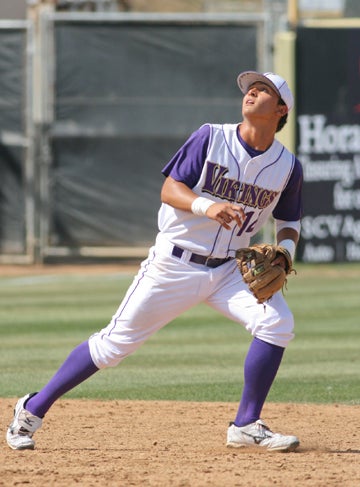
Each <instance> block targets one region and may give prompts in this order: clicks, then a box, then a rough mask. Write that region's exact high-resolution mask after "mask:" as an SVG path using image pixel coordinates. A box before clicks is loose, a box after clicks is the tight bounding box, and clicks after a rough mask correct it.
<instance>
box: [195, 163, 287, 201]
mask: <svg viewBox="0 0 360 487" xmlns="http://www.w3.org/2000/svg"><path fill="white" fill-rule="evenodd" d="M228 172H229V170H228V169H227V168H226V167H223V166H221V165H220V164H215V163H214V162H210V161H207V164H206V175H205V183H204V186H203V187H202V188H201V189H202V191H203V192H204V193H209V194H211V195H213V196H217V197H218V198H222V199H226V200H228V201H235V202H236V203H242V204H243V205H246V206H251V207H253V208H259V209H261V210H262V209H264V208H266V207H267V206H269V205H270V204H271V203H272V202H273V201H274V199H275V198H276V196H277V195H278V192H276V191H271V190H268V189H264V188H260V187H259V186H256V185H252V184H248V183H241V185H240V182H239V181H237V180H236V179H230V178H226V177H225V175H226V174H227V173H228Z"/></svg>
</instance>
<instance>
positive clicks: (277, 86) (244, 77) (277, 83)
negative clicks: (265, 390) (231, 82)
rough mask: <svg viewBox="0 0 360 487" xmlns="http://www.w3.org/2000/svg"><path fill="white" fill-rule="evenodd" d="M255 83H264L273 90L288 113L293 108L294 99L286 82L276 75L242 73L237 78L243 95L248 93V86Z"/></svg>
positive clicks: (251, 72) (254, 72)
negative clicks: (282, 101) (281, 100)
mask: <svg viewBox="0 0 360 487" xmlns="http://www.w3.org/2000/svg"><path fill="white" fill-rule="evenodd" d="M257 81H260V82H261V83H265V84H267V85H268V86H270V88H272V89H273V90H275V91H276V93H277V94H278V95H279V96H280V97H281V98H282V99H283V100H284V102H285V104H286V106H287V107H288V111H290V110H291V109H292V107H293V106H294V97H293V95H292V93H291V90H290V88H289V86H288V84H287V82H286V81H285V80H284V78H282V77H281V76H279V75H278V74H274V73H257V72H256V71H244V72H243V73H240V74H239V76H238V78H237V83H238V85H239V88H240V90H241V91H242V92H243V93H244V95H245V94H246V93H247V92H248V90H249V88H250V86H251V85H252V84H254V83H256V82H257Z"/></svg>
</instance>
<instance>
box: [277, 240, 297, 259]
mask: <svg viewBox="0 0 360 487" xmlns="http://www.w3.org/2000/svg"><path fill="white" fill-rule="evenodd" d="M279 246H280V247H284V248H285V249H286V250H287V251H288V252H289V254H290V255H291V259H292V260H294V257H295V249H296V244H295V242H294V240H291V238H286V239H285V240H281V242H279Z"/></svg>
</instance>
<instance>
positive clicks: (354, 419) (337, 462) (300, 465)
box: [0, 399, 360, 487]
mask: <svg viewBox="0 0 360 487" xmlns="http://www.w3.org/2000/svg"><path fill="white" fill-rule="evenodd" d="M14 402H15V400H9V399H1V400H0V404H1V421H0V423H1V427H2V430H3V431H4V432H5V429H6V425H7V423H8V422H9V420H10V418H11V416H12V409H13V406H14ZM235 411H236V404H234V403H231V404H229V403H191V402H170V401H156V402H150V401H107V402H101V401H90V400H66V399H61V400H59V401H58V402H57V403H55V405H54V406H53V408H52V409H51V410H50V411H49V413H48V415H47V417H46V421H45V422H44V426H43V428H42V429H41V430H39V431H38V432H37V433H36V437H35V438H36V442H37V445H36V449H35V450H34V451H29V450H28V451H13V450H10V449H9V448H8V447H7V445H6V442H5V440H4V439H3V440H2V448H1V452H0V455H1V463H0V465H1V467H0V486H6V487H10V486H22V485H31V486H41V487H42V486H47V487H48V486H57V487H62V486H64V487H65V486H66V487H68V486H70V487H72V486H84V487H85V486H86V487H92V486H109V487H115V486H116V487H127V486H139V487H140V486H141V487H143V486H156V487H169V486H172V487H210V486H211V487H223V486H226V487H233V486H234V487H235V486H244V487H245V486H246V487H273V486H276V487H279V486H281V487H291V486H297V487H303V486H304V487H340V486H341V487H350V486H351V487H357V486H359V485H360V469H359V460H360V406H340V405H325V406H323V405H309V404H267V405H266V406H265V408H264V411H263V413H264V414H263V418H264V420H265V421H266V422H268V423H269V425H271V427H272V428H273V429H274V430H279V431H280V430H281V431H282V432H284V433H289V434H296V435H297V436H299V438H300V440H301V444H300V447H299V448H298V450H297V451H296V452H293V453H279V452H272V453H270V452H264V451H262V450H258V449H257V450H255V449H242V450H237V449H232V448H231V449H230V448H226V447H225V435H226V428H227V423H228V421H229V420H231V419H232V418H233V416H234V414H235Z"/></svg>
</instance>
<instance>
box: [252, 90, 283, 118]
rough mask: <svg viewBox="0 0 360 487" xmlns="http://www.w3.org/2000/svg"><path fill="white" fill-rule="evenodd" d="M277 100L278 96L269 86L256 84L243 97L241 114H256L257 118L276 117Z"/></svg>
mask: <svg viewBox="0 0 360 487" xmlns="http://www.w3.org/2000/svg"><path fill="white" fill-rule="evenodd" d="M279 100H280V97H279V95H278V94H277V93H276V91H275V90H273V89H272V88H271V87H270V86H269V85H267V84H265V83H261V82H256V83H254V84H253V85H251V86H250V88H249V90H248V92H247V93H246V95H245V96H244V99H243V114H244V115H251V114H254V115H255V114H256V115H259V116H260V115H263V116H272V115H276V114H278V110H279V107H280V105H279ZM282 110H284V109H282ZM285 112H286V108H285ZM283 114H284V113H283ZM281 116H282V115H281Z"/></svg>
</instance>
